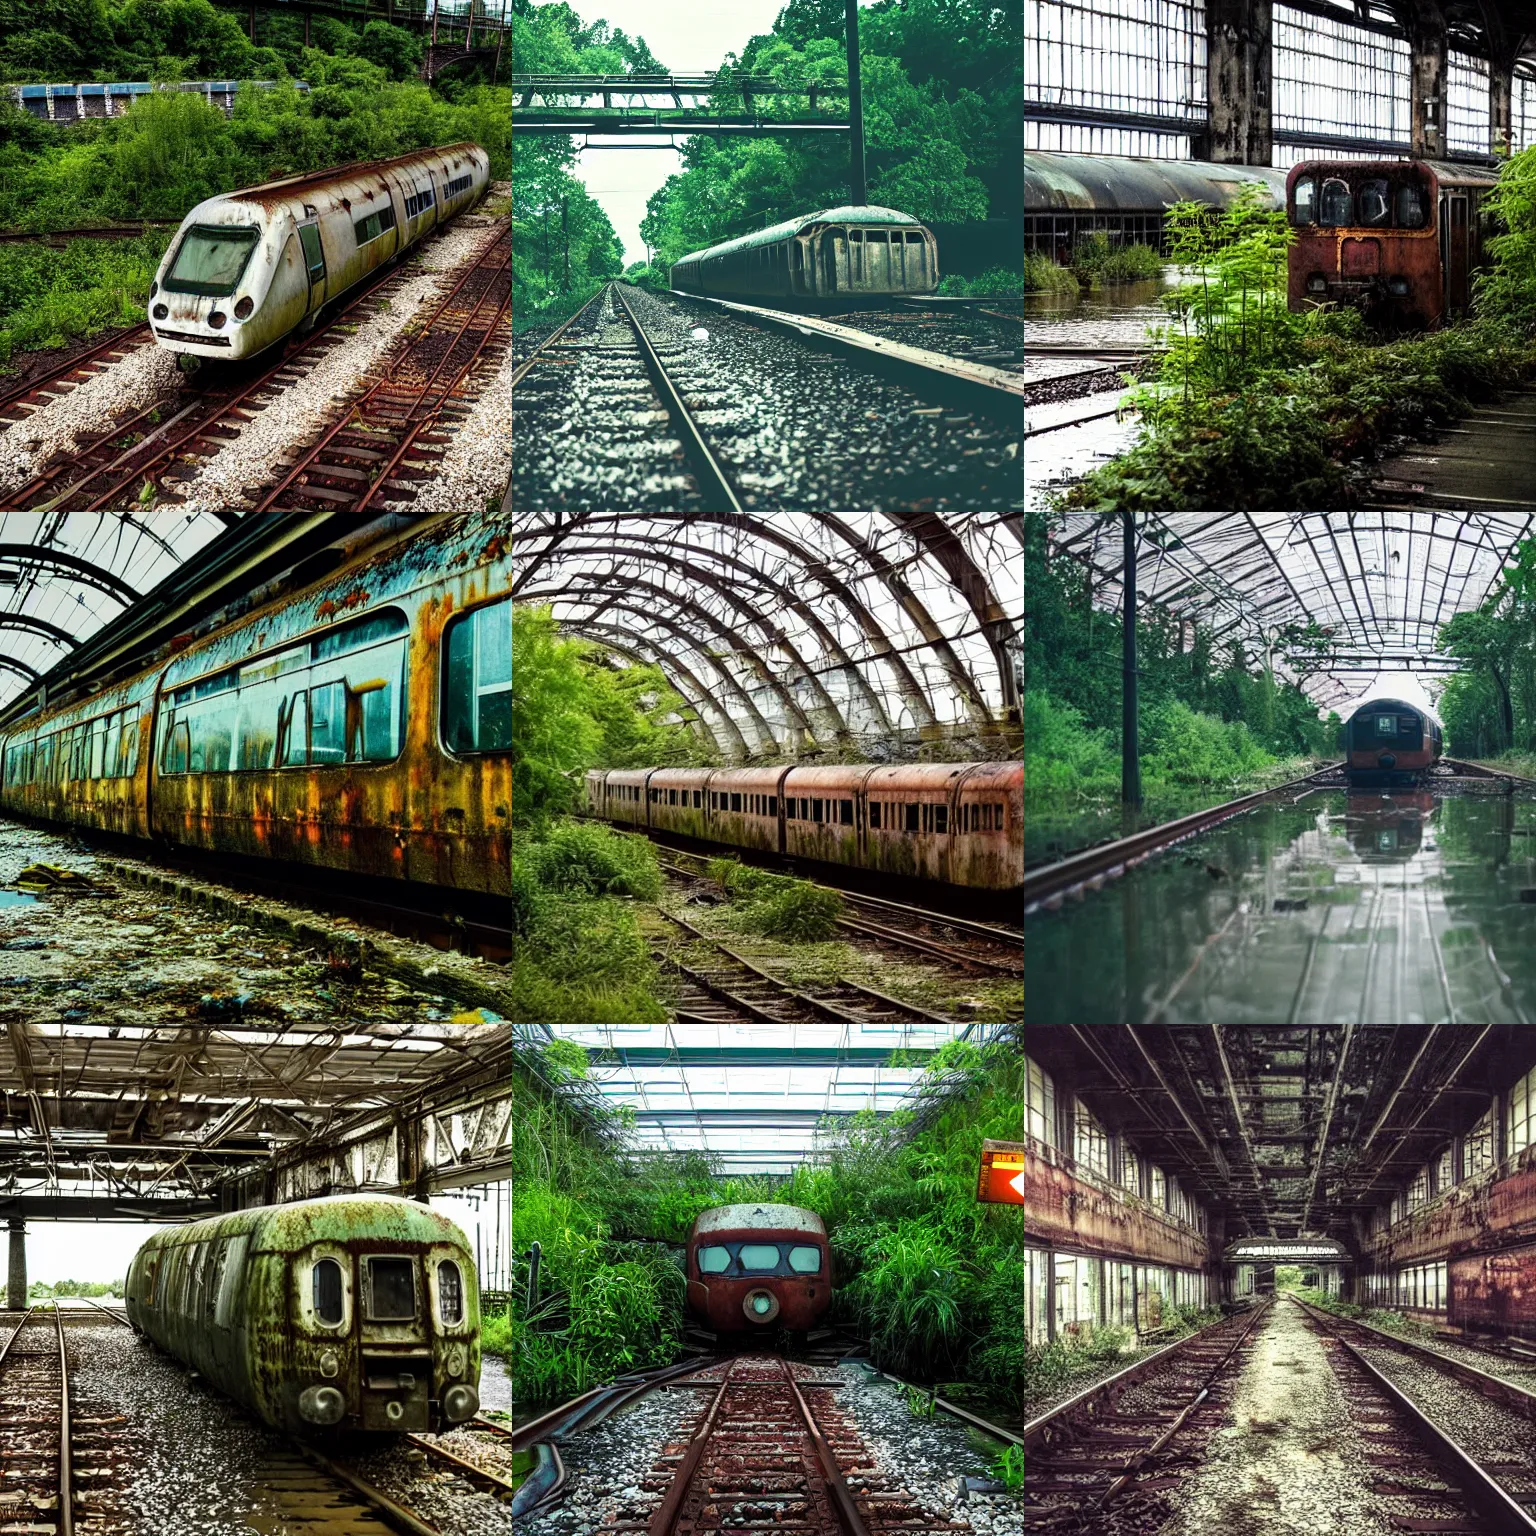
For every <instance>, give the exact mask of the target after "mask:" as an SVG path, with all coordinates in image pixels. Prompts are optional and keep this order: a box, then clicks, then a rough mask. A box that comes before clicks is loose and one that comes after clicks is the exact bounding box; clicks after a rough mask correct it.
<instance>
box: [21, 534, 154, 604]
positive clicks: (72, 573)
mask: <svg viewBox="0 0 1536 1536" xmlns="http://www.w3.org/2000/svg"><path fill="white" fill-rule="evenodd" d="M0 560H14V561H16V563H17V564H18V565H42V566H52V567H53V568H54V569H56V570H58V571H61V572H62V573H63V574H64V575H65V576H66V577H67V578H68V579H70V580H73V581H80V582H84V583H85V585H86V586H88V587H95V588H96V589H97V591H99V592H105V593H106V594H107V595H108V596H109V597H115V598H116V599H117V600H118V601H119V602H121V603H124V604H130V603H136V602H138V600H139V598H140V596H141V594H140V593H139V592H137V591H136V590H135V589H134V588H133V587H130V586H129V585H128V583H127V582H126V581H124V580H123V579H122V578H121V577H120V576H114V575H113V574H112V572H111V571H108V570H105V569H103V568H102V567H101V566H99V565H97V563H96V562H95V561H94V560H85V559H82V558H81V556H79V555H72V554H69V553H68V552H67V551H66V550H62V549H45V548H43V547H42V546H41V545H39V544H0Z"/></svg>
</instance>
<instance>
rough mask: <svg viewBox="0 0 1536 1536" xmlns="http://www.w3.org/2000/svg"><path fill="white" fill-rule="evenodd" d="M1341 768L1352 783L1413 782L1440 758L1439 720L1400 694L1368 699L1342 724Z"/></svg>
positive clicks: (1440, 737) (1442, 748)
mask: <svg viewBox="0 0 1536 1536" xmlns="http://www.w3.org/2000/svg"><path fill="white" fill-rule="evenodd" d="M1341 734H1342V736H1343V742H1342V746H1343V749H1344V773H1345V776H1346V777H1347V778H1348V779H1349V780H1350V782H1351V783H1353V784H1373V785H1375V784H1387V785H1390V784H1410V785H1411V784H1416V783H1418V782H1419V780H1421V779H1422V778H1423V777H1424V775H1425V774H1426V773H1428V771H1429V770H1430V769H1431V768H1432V767H1433V766H1434V765H1435V764H1436V763H1437V762H1439V760H1440V755H1441V753H1442V752H1443V751H1444V748H1445V741H1444V736H1443V733H1442V732H1441V730H1440V722H1439V721H1438V720H1436V719H1435V717H1434V716H1433V715H1431V714H1429V713H1428V712H1427V711H1426V710H1422V709H1419V708H1418V707H1417V706H1416V705H1413V704H1405V703H1404V702H1403V701H1402V700H1401V699H1368V700H1367V701H1366V702H1365V703H1364V704H1362V705H1361V706H1360V707H1359V709H1357V710H1356V711H1355V712H1354V714H1352V715H1351V716H1350V717H1349V719H1348V720H1346V721H1345V722H1344V725H1343V728H1342V733H1341Z"/></svg>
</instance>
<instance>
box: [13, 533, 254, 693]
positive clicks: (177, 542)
mask: <svg viewBox="0 0 1536 1536" xmlns="http://www.w3.org/2000/svg"><path fill="white" fill-rule="evenodd" d="M240 516H241V514H240V513H238V512H228V513H213V512H141V513H134V512H5V513H0V708H3V707H4V705H6V704H7V703H9V702H10V700H12V699H13V698H15V697H16V695H17V694H19V693H21V692H22V691H23V690H24V689H26V688H28V687H30V686H31V685H32V684H33V683H35V682H36V681H37V679H38V678H39V677H41V676H42V675H43V674H45V673H46V672H48V670H49V669H50V668H51V667H53V666H54V665H55V664H56V663H58V662H59V661H61V660H62V659H63V658H64V657H65V656H66V655H68V654H69V652H70V651H72V650H73V649H75V647H76V646H78V645H79V644H80V643H81V642H82V641H84V640H87V639H89V638H90V637H91V636H92V635H94V634H95V633H96V631H97V630H99V629H101V628H102V627H103V626H104V625H106V624H109V623H110V622H111V621H112V620H113V619H115V618H117V617H118V615H119V614H121V613H122V612H123V611H124V610H125V609H126V608H128V607H129V606H130V605H131V604H133V603H134V602H136V601H137V600H138V599H139V598H140V597H142V596H143V595H144V594H145V593H146V592H149V591H150V590H151V589H152V588H153V587H155V586H156V585H157V584H158V583H159V582H160V581H162V580H163V579H164V578H165V577H166V576H168V575H170V574H171V572H172V571H174V570H175V569H176V568H177V567H178V566H180V565H181V564H182V563H183V562H184V561H186V560H187V559H188V558H189V557H190V556H192V555H194V554H196V553H197V551H198V550H200V549H202V548H203V547H204V546H205V545H207V544H209V543H211V542H212V541H213V540H214V539H216V538H217V537H218V536H219V535H220V534H221V533H223V532H224V531H225V530H226V529H227V528H228V527H229V526H231V525H232V524H233V523H235V522H237V521H239V518H240Z"/></svg>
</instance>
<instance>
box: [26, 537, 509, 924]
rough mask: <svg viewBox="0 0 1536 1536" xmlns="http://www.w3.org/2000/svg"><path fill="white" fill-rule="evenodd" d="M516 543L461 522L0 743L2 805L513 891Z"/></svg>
mask: <svg viewBox="0 0 1536 1536" xmlns="http://www.w3.org/2000/svg"><path fill="white" fill-rule="evenodd" d="M510 543H511V530H510V526H509V525H508V524H507V523H506V521H505V520H504V519H503V518H502V517H501V516H500V515H498V514H495V513H489V512H480V513H454V514H451V515H450V516H449V517H448V518H446V519H445V520H439V521H437V522H435V523H433V524H431V525H429V526H428V527H426V528H425V529H423V530H422V531H420V532H415V533H412V534H411V535H410V536H409V537H405V538H396V539H395V540H393V541H392V542H390V543H389V544H388V545H387V546H386V547H385V548H383V549H380V550H378V551H377V552H376V553H373V554H371V555H368V556H367V557H365V558H363V559H361V560H359V561H354V562H352V563H350V564H348V565H346V566H344V567H343V568H341V569H339V570H337V571H335V572H332V573H331V574H330V575H328V576H327V577H326V578H325V579H324V580H323V581H319V582H316V583H314V584H313V585H310V586H307V587H305V588H304V589H303V590H301V591H299V592H297V593H293V594H290V595H286V596H283V597H281V598H276V599H274V600H272V601H270V602H267V603H264V604H261V605H260V606H257V607H255V608H254V609H253V610H252V611H251V612H250V613H248V614H246V615H244V616H243V617H241V618H240V619H238V620H237V621H236V622H234V623H232V624H229V625H228V626H227V627H225V628H222V629H220V630H218V631H217V632H215V633H213V634H209V635H207V636H205V637H203V638H200V639H196V640H194V641H192V642H191V643H190V644H188V645H186V646H185V647H184V648H183V649H181V650H180V651H179V652H178V653H177V654H175V655H172V656H169V657H167V658H164V659H162V660H160V661H158V662H157V663H156V664H155V665H154V666H152V667H148V668H146V669H144V670H143V671H141V672H139V673H138V674H137V675H135V676H133V677H131V678H129V679H127V680H126V681H124V682H121V683H118V684H115V685H114V686H112V687H110V688H108V689H106V690H104V691H103V692H101V693H98V694H96V695H94V696H93V697H91V698H89V699H87V700H83V701H76V702H73V703H70V704H67V705H64V706H62V707H56V708H50V709H45V710H40V711H38V712H37V713H35V714H33V715H31V716H29V717H28V718H26V719H25V720H22V721H19V722H17V723H16V724H14V725H12V726H10V727H9V728H8V729H7V730H6V731H4V732H3V733H0V752H3V763H4V773H3V781H0V806H3V807H4V808H5V809H6V810H9V811H14V812H18V813H20V814H23V815H27V816H34V817H37V818H40V819H42V820H46V821H54V822H61V823H64V824H66V825H72V826H78V827H86V828H93V827H94V828H100V829H102V830H104V831H108V832H114V833H118V834H121V835H124V836H129V837H139V838H148V839H154V840H156V841H160V842H163V843H167V844H173V845H177V846H181V847H188V848H200V849H206V850H209V851H212V852H217V853H235V854H246V855H254V856H257V857H265V858H271V859H281V860H284V861H286V862H288V863H292V864H300V865H305V864H308V865H315V866H322V867H325V868H328V869H334V870H343V871H347V872H349V873H352V874H357V875H369V876H383V877H388V878H391V879H398V880H405V881H412V882H421V883H424V884H428V885H433V886H451V887H454V888H455V889H458V890H468V891H479V892H485V893H489V894H505V893H507V892H508V891H509V890H510V887H511V872H510V865H511V836H512V835H511V811H512V568H511V551H510Z"/></svg>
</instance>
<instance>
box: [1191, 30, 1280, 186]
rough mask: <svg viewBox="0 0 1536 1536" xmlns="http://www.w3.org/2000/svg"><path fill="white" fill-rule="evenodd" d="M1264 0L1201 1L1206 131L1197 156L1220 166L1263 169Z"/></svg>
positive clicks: (1269, 70) (1267, 129) (1267, 66)
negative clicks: (1253, 166) (1203, 38)
mask: <svg viewBox="0 0 1536 1536" xmlns="http://www.w3.org/2000/svg"><path fill="white" fill-rule="evenodd" d="M1270 27H1271V4H1270V0H1206V6H1205V40H1206V61H1207V66H1208V71H1209V72H1208V75H1207V86H1206V96H1207V101H1208V105H1209V112H1210V118H1209V127H1208V128H1207V129H1206V132H1205V133H1204V135H1202V136H1198V137H1199V139H1200V142H1199V143H1198V144H1197V145H1196V148H1197V151H1199V152H1200V158H1204V159H1206V160H1214V161H1216V162H1218V163H1219V164H1223V165H1268V164H1269V163H1270V161H1271V159H1272V157H1273V152H1274V142H1275V141H1274V133H1273V129H1272V121H1271V115H1270V98H1271V95H1272V82H1273V66H1272V62H1271V59H1272V49H1271V47H1270Z"/></svg>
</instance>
